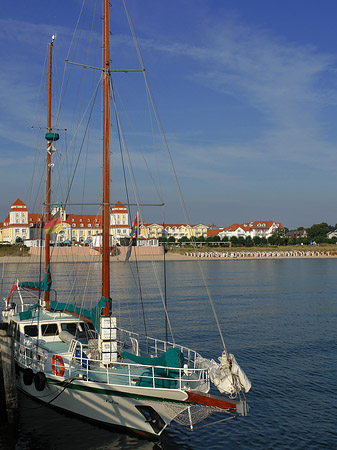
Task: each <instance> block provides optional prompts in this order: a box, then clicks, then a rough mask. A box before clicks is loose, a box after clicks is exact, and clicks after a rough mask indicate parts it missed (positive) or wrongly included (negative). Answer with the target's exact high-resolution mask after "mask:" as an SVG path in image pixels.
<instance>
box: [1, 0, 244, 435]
mask: <svg viewBox="0 0 337 450" xmlns="http://www.w3.org/2000/svg"><path fill="white" fill-rule="evenodd" d="M109 22H110V21H109V0H103V61H102V68H101V70H102V72H103V96H104V101H103V106H104V107H103V200H102V224H103V225H102V226H103V233H102V263H101V266H102V291H101V298H100V299H97V300H98V301H97V304H96V305H95V306H94V307H93V308H91V309H83V308H80V307H77V306H75V305H74V306H72V305H69V304H68V303H65V302H62V298H59V297H57V300H56V299H54V300H52V298H51V284H52V274H51V269H50V266H51V264H50V232H51V230H53V231H54V230H56V229H57V227H58V224H59V220H58V217H55V216H54V217H51V207H50V205H51V167H52V164H51V158H52V156H53V153H54V152H55V148H54V144H55V142H56V141H57V140H58V139H59V135H58V133H56V132H55V131H53V128H52V124H51V86H52V51H53V42H54V39H52V41H51V43H50V44H49V59H48V60H49V76H48V93H49V95H48V113H47V133H46V135H45V138H46V141H47V146H46V147H47V161H46V199H45V207H46V211H45V219H44V222H45V223H46V224H47V226H45V229H46V239H45V263H44V271H45V274H44V279H43V280H42V281H40V282H19V281H16V282H15V283H14V285H13V288H12V291H11V293H10V295H9V296H8V299H7V300H6V307H5V309H4V310H3V311H2V318H3V321H5V322H7V323H8V324H9V333H10V334H11V336H12V337H13V340H14V351H15V361H16V369H17V370H16V375H17V386H18V388H19V389H20V390H21V391H23V392H24V393H26V394H28V395H29V396H31V397H34V398H36V399H37V400H40V401H41V402H43V403H45V404H47V405H51V406H53V407H56V408H59V409H61V410H64V411H66V412H67V413H72V414H74V415H78V416H81V417H83V418H85V419H90V420H94V421H96V422H99V423H101V424H104V425H108V426H117V427H121V428H123V429H126V430H128V431H132V432H136V433H140V434H143V435H146V436H160V435H161V434H162V433H163V431H164V430H165V429H166V427H167V426H169V425H170V423H171V422H172V421H177V422H178V423H180V424H184V425H188V426H190V427H191V428H193V425H194V424H195V423H196V422H198V421H200V420H202V419H204V418H206V417H207V416H209V415H210V414H213V413H223V414H224V415H225V417H226V418H227V417H236V416H246V415H247V413H248V409H249V408H248V405H247V400H246V392H248V391H249V389H250V382H249V380H248V378H247V377H246V375H245V374H244V372H243V371H242V370H241V368H240V367H239V365H238V364H237V362H236V360H235V357H234V356H233V355H232V354H229V353H228V352H227V349H226V348H224V350H223V352H222V355H221V356H220V357H219V362H216V361H214V360H212V359H207V358H204V357H202V356H201V355H200V354H199V353H198V352H197V351H196V350H193V349H191V348H188V347H186V346H184V345H180V344H177V343H175V342H169V341H168V340H167V339H166V340H160V339H156V338H150V337H148V336H145V337H142V336H141V335H140V334H137V333H135V332H133V331H129V330H127V329H124V328H121V327H120V326H119V324H118V323H117V317H116V316H115V315H114V310H113V303H112V300H111V294H110V242H109V226H110V207H111V205H110V187H109V184H110V172H109V171H110V161H109V156H110V104H109V103H110V94H111V92H110V86H111V84H110V76H111V69H110V31H109ZM48 230H49V231H48ZM26 289H33V290H34V289H35V290H36V291H37V292H38V293H39V295H38V297H37V301H36V302H35V303H34V304H32V303H31V302H30V303H29V304H26V303H25V301H24V299H23V292H24V291H25V290H26ZM14 292H15V293H16V294H18V296H19V299H20V300H19V302H18V303H17V304H15V303H14V302H13V301H12V297H11V295H13V293H14ZM214 387H216V388H217V389H218V391H219V394H217V395H215V394H213V393H210V391H211V389H215V388H214Z"/></svg>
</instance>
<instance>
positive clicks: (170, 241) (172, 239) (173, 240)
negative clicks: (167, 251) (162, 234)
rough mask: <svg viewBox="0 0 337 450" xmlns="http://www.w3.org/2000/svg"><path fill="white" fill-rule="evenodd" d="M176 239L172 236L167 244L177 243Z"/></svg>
mask: <svg viewBox="0 0 337 450" xmlns="http://www.w3.org/2000/svg"><path fill="white" fill-rule="evenodd" d="M175 241H176V240H175V238H174V237H173V236H170V237H169V238H168V240H167V242H169V243H170V244H174V243H175Z"/></svg>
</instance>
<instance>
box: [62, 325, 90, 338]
mask: <svg viewBox="0 0 337 450" xmlns="http://www.w3.org/2000/svg"><path fill="white" fill-rule="evenodd" d="M61 329H62V331H68V333H70V334H72V335H73V336H76V337H77V338H86V333H85V325H84V323H82V322H81V323H74V322H72V323H61Z"/></svg>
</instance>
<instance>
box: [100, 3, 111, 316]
mask: <svg viewBox="0 0 337 450" xmlns="http://www.w3.org/2000/svg"><path fill="white" fill-rule="evenodd" d="M103 71H104V79H103V211H102V216H103V235H102V297H104V298H105V299H106V300H107V301H106V306H105V308H103V311H102V313H103V315H107V314H109V312H110V311H109V309H110V308H109V298H110V236H109V230H110V18H109V0H103Z"/></svg>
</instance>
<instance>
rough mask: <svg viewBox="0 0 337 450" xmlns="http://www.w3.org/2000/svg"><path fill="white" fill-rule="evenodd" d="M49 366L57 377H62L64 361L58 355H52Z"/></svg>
mask: <svg viewBox="0 0 337 450" xmlns="http://www.w3.org/2000/svg"><path fill="white" fill-rule="evenodd" d="M51 368H52V370H53V373H54V374H55V375H57V376H58V377H63V375H64V362H63V359H62V357H61V356H60V355H53V357H52V359H51Z"/></svg>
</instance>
